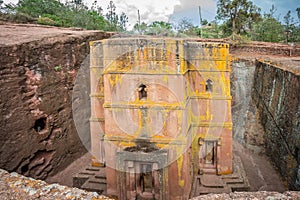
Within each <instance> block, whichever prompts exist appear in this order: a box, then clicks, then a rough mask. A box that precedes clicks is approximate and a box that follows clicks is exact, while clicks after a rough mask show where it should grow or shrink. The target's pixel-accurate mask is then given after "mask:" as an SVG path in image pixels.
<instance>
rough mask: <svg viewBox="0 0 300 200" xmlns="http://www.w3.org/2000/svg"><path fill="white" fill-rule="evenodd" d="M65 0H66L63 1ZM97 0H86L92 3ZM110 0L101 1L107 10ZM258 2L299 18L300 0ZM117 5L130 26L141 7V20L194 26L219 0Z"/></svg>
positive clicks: (126, 0) (134, 0)
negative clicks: (185, 20) (184, 23)
mask: <svg viewBox="0 0 300 200" xmlns="http://www.w3.org/2000/svg"><path fill="white" fill-rule="evenodd" d="M62 1H63V0H62ZM94 1H95V0H84V2H85V3H86V4H88V5H91V4H92V3H93V2H94ZM109 1H110V0H98V5H100V6H101V7H102V8H103V10H104V13H105V11H106V9H107V5H108V4H109ZM252 1H253V3H254V4H255V5H257V6H258V7H260V8H261V9H262V11H263V12H268V11H269V10H270V8H271V6H272V5H275V7H276V8H277V12H276V13H275V16H276V17H278V18H279V19H280V20H281V21H282V20H283V16H284V15H285V14H286V13H287V12H288V10H291V11H292V15H293V17H294V18H295V20H296V19H297V15H296V11H295V10H296V8H297V7H300V0H252ZM17 2H18V0H4V3H15V4H16V3H17ZM113 2H114V3H115V5H116V12H117V13H118V14H120V13H121V12H125V13H126V15H127V16H128V18H129V23H128V27H129V28H130V27H133V25H134V24H135V23H136V22H137V20H138V10H139V11H140V16H141V21H142V22H145V23H151V22H153V21H167V22H171V23H175V24H176V23H178V22H179V21H180V20H181V19H183V18H186V19H188V20H189V21H191V22H192V23H193V24H194V25H199V22H200V20H199V6H201V14H202V19H206V20H208V21H212V20H214V17H215V15H216V11H217V0H113Z"/></svg>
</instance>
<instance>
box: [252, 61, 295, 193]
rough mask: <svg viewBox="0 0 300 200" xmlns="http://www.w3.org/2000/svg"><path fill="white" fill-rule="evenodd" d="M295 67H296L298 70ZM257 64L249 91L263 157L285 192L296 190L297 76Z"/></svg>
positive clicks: (274, 66) (276, 68)
mask: <svg viewBox="0 0 300 200" xmlns="http://www.w3.org/2000/svg"><path fill="white" fill-rule="evenodd" d="M298 67H299V66H298ZM295 69H297V68H295V67H290V66H289V65H287V66H285V68H282V67H278V66H276V65H272V64H270V63H266V62H257V64H256V70H255V75H254V85H253V90H252V100H253V103H254V104H255V105H256V107H257V110H258V113H259V118H260V122H261V124H262V126H263V128H264V131H265V133H264V140H265V142H264V144H265V150H266V153H267V155H268V156H269V157H270V159H271V160H272V161H273V163H274V166H275V167H276V168H277V170H278V171H279V172H280V174H281V176H282V177H283V178H284V179H285V181H286V182H287V184H288V187H289V189H292V190H295V189H297V190H299V189H300V154H299V148H300V138H299V134H300V73H299V72H298V71H296V70H295Z"/></svg>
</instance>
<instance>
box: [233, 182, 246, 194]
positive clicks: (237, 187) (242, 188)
mask: <svg viewBox="0 0 300 200" xmlns="http://www.w3.org/2000/svg"><path fill="white" fill-rule="evenodd" d="M229 187H230V188H231V190H232V192H243V191H248V190H249V189H250V187H249V185H247V184H244V183H242V184H232V185H229Z"/></svg>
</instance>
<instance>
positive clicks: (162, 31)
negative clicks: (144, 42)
mask: <svg viewBox="0 0 300 200" xmlns="http://www.w3.org/2000/svg"><path fill="white" fill-rule="evenodd" d="M171 33H172V25H171V24H170V23H168V22H164V21H154V22H152V23H151V24H150V25H149V27H148V30H147V34H150V35H169V34H171Z"/></svg>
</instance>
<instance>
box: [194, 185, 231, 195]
mask: <svg viewBox="0 0 300 200" xmlns="http://www.w3.org/2000/svg"><path fill="white" fill-rule="evenodd" d="M230 192H231V189H230V188H229V187H227V186H225V187H224V188H208V187H204V186H200V187H199V188H197V192H196V195H197V196H198V195H204V194H211V193H213V194H221V193H230Z"/></svg>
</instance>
